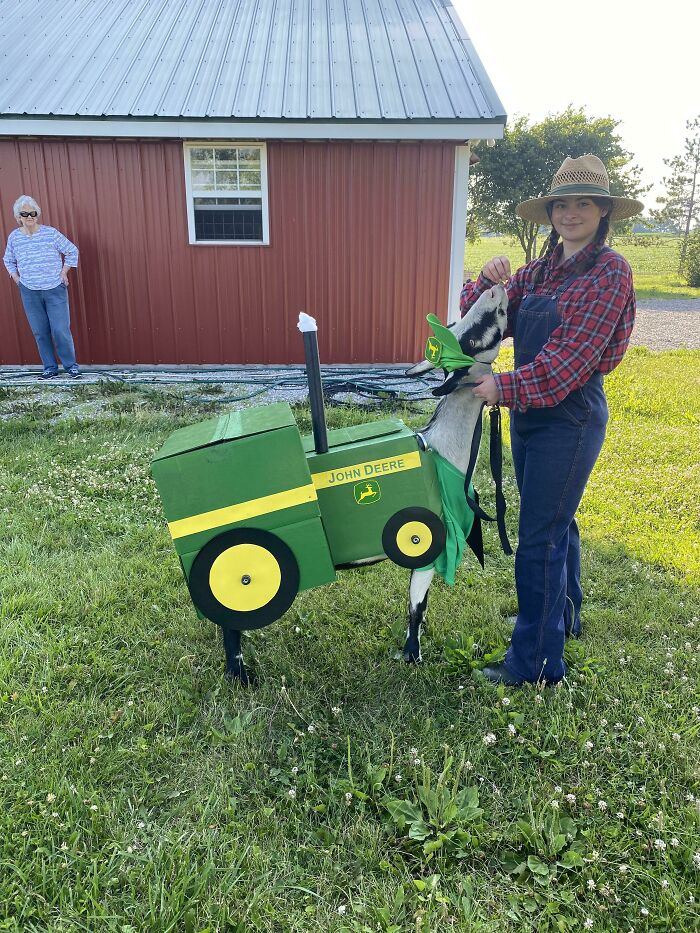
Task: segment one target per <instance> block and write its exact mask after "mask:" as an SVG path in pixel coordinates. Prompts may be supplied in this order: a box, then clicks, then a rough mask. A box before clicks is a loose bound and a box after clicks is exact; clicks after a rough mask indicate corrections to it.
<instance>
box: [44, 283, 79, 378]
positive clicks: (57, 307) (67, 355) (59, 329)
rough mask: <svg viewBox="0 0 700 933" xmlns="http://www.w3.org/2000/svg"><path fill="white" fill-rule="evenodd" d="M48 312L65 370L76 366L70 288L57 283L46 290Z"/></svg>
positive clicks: (52, 332)
mask: <svg viewBox="0 0 700 933" xmlns="http://www.w3.org/2000/svg"><path fill="white" fill-rule="evenodd" d="M44 296H45V301H46V313H47V314H48V318H49V324H50V325H51V336H52V337H53V342H54V344H55V345H56V352H57V353H58V357H59V359H60V361H61V362H62V363H63V368H64V369H65V370H69V369H72V368H73V367H74V366H75V347H74V345H73V336H72V334H71V332H70V310H69V307H68V289H67V288H66V286H65V285H57V286H56V288H50V289H48V290H47V291H45V292H44Z"/></svg>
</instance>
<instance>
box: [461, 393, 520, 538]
mask: <svg viewBox="0 0 700 933" xmlns="http://www.w3.org/2000/svg"><path fill="white" fill-rule="evenodd" d="M484 404H485V403H484ZM484 404H482V406H481V409H480V410H479V417H478V418H477V421H476V425H475V426H474V435H473V437H472V446H471V450H470V452H469V466H468V467H467V474H466V476H465V477H464V498H465V499H466V500H467V505H468V506H469V508H470V509H471V510H472V512H473V513H474V515H475V516H476V518H481V519H483V520H484V521H486V522H493V521H495V522H496V525H497V527H498V537H499V539H500V542H501V547H502V548H503V553H504V554H507V555H508V556H510V555H511V554H512V553H513V549H512V548H511V546H510V541H509V540H508V533H507V531H506V522H505V516H506V499H505V496H504V495H503V449H502V445H503V439H502V436H501V410H500V408H499V407H498V405H494V406H493V407H492V408H490V409H489V417H490V421H491V436H490V440H489V461H490V466H491V475H492V476H493V481H494V483H495V486H496V517H495V518H493V516H492V515H489V514H488V513H486V512H484V510H483V509H482V508H481V506H480V505H479V500H478V496H476V495H475V496H474V497H473V498H472V496H470V495H469V483H470V482H471V479H472V475H473V473H474V468H475V467H476V461H477V458H478V456H479V446H480V444H481V434H482V418H481V413H482V412H483V410H484Z"/></svg>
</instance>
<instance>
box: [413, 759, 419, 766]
mask: <svg viewBox="0 0 700 933" xmlns="http://www.w3.org/2000/svg"><path fill="white" fill-rule="evenodd" d="M413 764H414V765H415V766H416V767H418V765H419V764H420V758H414V759H413Z"/></svg>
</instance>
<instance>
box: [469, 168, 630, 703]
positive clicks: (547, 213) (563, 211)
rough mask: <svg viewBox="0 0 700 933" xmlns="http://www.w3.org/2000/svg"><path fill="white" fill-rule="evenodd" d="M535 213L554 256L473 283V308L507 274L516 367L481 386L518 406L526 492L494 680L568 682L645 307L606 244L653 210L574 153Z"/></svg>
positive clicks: (515, 436)
mask: <svg viewBox="0 0 700 933" xmlns="http://www.w3.org/2000/svg"><path fill="white" fill-rule="evenodd" d="M517 210H518V214H519V216H520V217H522V218H523V219H525V220H530V221H533V222H535V223H540V224H548V225H551V226H552V232H551V234H550V236H549V240H548V243H547V248H546V251H545V253H544V255H543V256H542V257H541V258H539V259H535V260H533V261H532V262H530V263H528V264H527V265H526V266H523V267H522V268H521V269H518V271H517V272H515V273H514V274H513V273H511V268H510V263H509V261H508V258H507V257H506V256H496V257H494V258H493V259H491V260H489V262H487V263H486V264H485V265H484V268H483V269H482V271H481V274H480V275H479V277H478V279H477V280H476V282H469V283H467V284H466V285H465V287H464V290H463V292H462V296H461V301H460V304H461V309H462V313H465V312H466V311H467V310H468V309H469V308H470V307H471V305H472V304H473V303H474V302H475V301H476V299H477V298H478V297H479V295H480V294H481V293H482V292H484V291H485V290H486V289H487V288H490V287H492V285H493V284H494V283H495V282H501V281H504V280H507V283H506V289H507V292H508V299H509V303H508V330H507V331H506V336H512V337H513V346H514V351H515V368H514V369H513V371H512V372H504V373H497V374H494V375H492V376H491V375H490V376H483V377H481V379H479V380H477V382H478V385H477V386H476V387H475V388H474V389H473V390H472V391H473V392H474V394H475V395H476V396H477V397H479V398H481V399H483V400H484V401H485V402H486V403H487V404H489V405H493V404H495V403H496V402H498V403H500V404H502V405H506V406H507V407H508V408H509V409H510V418H511V422H510V425H511V448H512V454H513V464H514V467H515V475H516V479H517V483H518V489H519V491H520V520H519V528H518V550H517V553H516V558H515V586H516V590H517V594H518V615H517V617H516V620H515V628H514V629H513V636H512V640H511V645H510V648H509V649H508V653H507V654H506V657H505V660H504V662H503V663H502V664H498V665H492V666H490V667H486V668H484V671H483V675H484V677H486V679H487V680H489V681H491V682H494V683H502V684H506V685H509V686H516V685H519V684H523V683H536V682H545V683H550V684H554V683H557V682H558V681H559V680H561V678H562V677H563V676H564V674H565V673H566V667H565V664H564V639H565V637H566V636H573V637H578V636H579V635H580V633H581V620H580V614H581V602H582V595H583V594H582V591H581V583H580V545H579V532H578V526H577V524H576V518H575V515H576V510H577V508H578V506H579V503H580V502H581V498H582V496H583V492H584V489H585V487H586V482H587V480H588V477H589V476H590V473H591V470H592V469H593V466H594V464H595V462H596V460H597V458H598V454H599V453H600V450H601V447H602V445H603V440H604V438H605V427H606V424H607V420H608V408H607V404H606V401H605V393H604V391H603V376H604V375H606V374H607V373H609V372H611V371H612V370H613V369H614V368H615V367H616V366H617V365H618V364H619V363H620V361H621V360H622V357H623V355H624V353H625V350H626V349H627V345H628V343H629V339H630V334H631V331H632V325H633V323H634V316H635V297H634V288H633V285H632V272H631V270H630V267H629V265H628V263H627V262H626V260H625V259H624V258H623V257H622V256H620V255H619V254H618V253H616V252H614V251H613V250H612V249H610V248H609V247H608V246H606V245H605V240H606V237H607V235H608V231H609V228H610V224H611V222H613V221H616V220H622V219H623V218H626V217H632V216H633V215H634V214H637V213H639V212H640V211H641V210H643V205H642V204H640V202H639V201H635V200H631V199H630V198H620V197H613V196H612V195H611V194H610V184H609V181H608V174H607V172H606V170H605V166H604V165H603V163H602V162H601V161H600V159H598V158H597V157H596V156H594V155H584V156H581V157H580V158H577V159H571V158H567V159H565V160H564V162H563V163H562V166H561V168H560V169H559V171H558V172H557V173H556V174H555V176H554V178H553V180H552V185H551V188H550V191H549V194H548V195H546V196H545V197H541V198H532V199H531V200H528V201H523V202H522V204H519V205H518V208H517Z"/></svg>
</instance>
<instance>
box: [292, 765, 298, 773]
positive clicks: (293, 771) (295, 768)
mask: <svg viewBox="0 0 700 933" xmlns="http://www.w3.org/2000/svg"><path fill="white" fill-rule="evenodd" d="M292 774H299V769H298V768H297V766H296V765H295V766H294V767H293V768H292Z"/></svg>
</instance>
